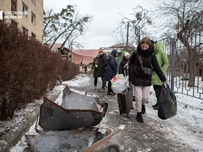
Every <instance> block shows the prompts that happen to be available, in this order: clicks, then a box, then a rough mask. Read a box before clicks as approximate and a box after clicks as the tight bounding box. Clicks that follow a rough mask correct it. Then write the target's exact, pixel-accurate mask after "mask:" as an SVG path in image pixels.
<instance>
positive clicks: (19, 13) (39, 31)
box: [0, 0, 43, 42]
mask: <svg viewBox="0 0 203 152" xmlns="http://www.w3.org/2000/svg"><path fill="white" fill-rule="evenodd" d="M0 20H4V21H5V22H7V23H9V24H13V25H14V26H16V27H18V28H19V29H20V30H21V31H22V32H23V34H25V35H27V36H28V37H32V38H35V39H37V40H39V41H40V42H43V0H0Z"/></svg>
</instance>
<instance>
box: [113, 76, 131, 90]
mask: <svg viewBox="0 0 203 152" xmlns="http://www.w3.org/2000/svg"><path fill="white" fill-rule="evenodd" d="M128 85H129V82H128V76H126V77H125V76H124V75H123V74H117V75H115V76H114V77H113V78H112V79H111V89H112V90H113V92H114V93H122V92H123V91H124V90H125V89H126V88H127V87H128Z"/></svg>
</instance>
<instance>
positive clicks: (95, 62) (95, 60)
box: [91, 55, 99, 90]
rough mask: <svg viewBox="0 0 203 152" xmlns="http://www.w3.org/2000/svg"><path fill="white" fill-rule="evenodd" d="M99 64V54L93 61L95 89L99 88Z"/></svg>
mask: <svg viewBox="0 0 203 152" xmlns="http://www.w3.org/2000/svg"><path fill="white" fill-rule="evenodd" d="M98 64H99V55H97V56H96V57H95V58H94V60H93V63H92V68H91V70H93V77H94V88H93V89H94V90H95V89H97V82H98V67H99V66H98Z"/></svg>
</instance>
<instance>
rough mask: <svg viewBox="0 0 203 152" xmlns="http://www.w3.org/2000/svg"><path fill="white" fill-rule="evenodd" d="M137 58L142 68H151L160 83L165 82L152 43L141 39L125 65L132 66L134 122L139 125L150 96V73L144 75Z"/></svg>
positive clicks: (146, 38) (147, 39)
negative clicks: (134, 101)
mask: <svg viewBox="0 0 203 152" xmlns="http://www.w3.org/2000/svg"><path fill="white" fill-rule="evenodd" d="M139 58H141V60H142V65H143V67H144V68H149V69H151V70H152V67H153V70H154V71H155V72H156V73H157V75H158V76H159V78H160V80H161V81H162V82H166V77H165V75H164V74H163V72H162V71H161V69H160V67H159V64H158V62H157V59H156V56H155V53H154V42H153V41H151V40H150V39H149V38H148V37H145V38H143V39H142V40H141V41H140V43H139V44H138V46H137V51H136V52H134V53H133V54H132V56H131V57H130V60H129V63H128V64H127V65H126V66H127V67H129V66H131V65H133V64H134V66H133V67H134V69H133V74H132V79H131V81H132V84H133V85H134V91H135V99H136V109H137V116H136V120H137V121H138V122H140V123H143V122H144V121H143V118H142V114H144V113H145V103H146V102H147V100H148V98H149V96H150V86H151V78H152V73H150V74H149V75H147V74H146V73H144V70H143V68H142V67H141V62H140V60H139Z"/></svg>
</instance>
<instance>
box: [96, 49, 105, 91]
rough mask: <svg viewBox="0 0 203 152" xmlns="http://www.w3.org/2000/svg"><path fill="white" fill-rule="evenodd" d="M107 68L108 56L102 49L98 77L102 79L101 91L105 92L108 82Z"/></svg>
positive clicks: (100, 50)
mask: <svg viewBox="0 0 203 152" xmlns="http://www.w3.org/2000/svg"><path fill="white" fill-rule="evenodd" d="M106 66H107V56H106V54H105V53H104V50H103V49H102V48H100V49H99V64H98V77H101V80H102V87H101V89H100V90H99V91H101V92H104V90H105V86H106V81H105V79H104V76H105V70H106Z"/></svg>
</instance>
